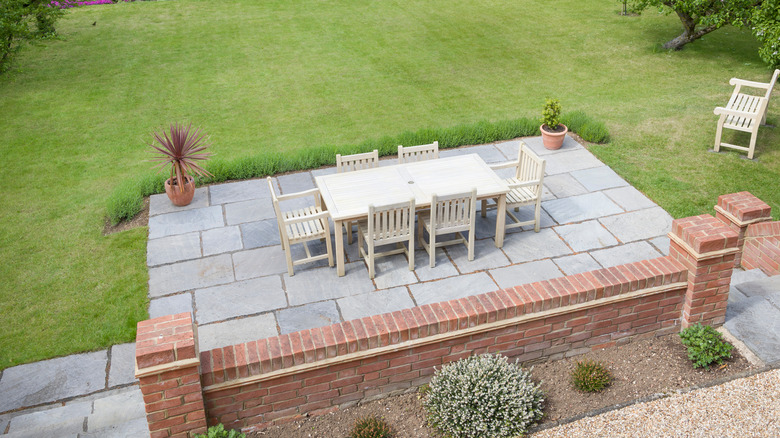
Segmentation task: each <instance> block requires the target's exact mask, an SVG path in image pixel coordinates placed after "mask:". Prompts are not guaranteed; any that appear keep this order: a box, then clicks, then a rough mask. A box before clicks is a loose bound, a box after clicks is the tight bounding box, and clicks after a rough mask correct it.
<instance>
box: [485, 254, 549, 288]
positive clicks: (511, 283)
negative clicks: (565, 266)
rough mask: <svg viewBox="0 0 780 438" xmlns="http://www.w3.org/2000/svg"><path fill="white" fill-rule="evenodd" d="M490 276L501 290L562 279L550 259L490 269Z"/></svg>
mask: <svg viewBox="0 0 780 438" xmlns="http://www.w3.org/2000/svg"><path fill="white" fill-rule="evenodd" d="M490 275H492V276H493V279H494V280H495V281H496V283H498V287H499V288H501V289H508V288H511V287H515V286H520V285H521V284H527V283H534V282H537V281H542V280H549V279H551V278H558V277H563V273H562V272H561V271H560V269H558V266H556V265H555V263H553V262H552V261H551V260H550V259H545V260H539V261H536V262H529V263H522V264H519V265H512V266H507V267H505V268H498V269H491V270H490Z"/></svg>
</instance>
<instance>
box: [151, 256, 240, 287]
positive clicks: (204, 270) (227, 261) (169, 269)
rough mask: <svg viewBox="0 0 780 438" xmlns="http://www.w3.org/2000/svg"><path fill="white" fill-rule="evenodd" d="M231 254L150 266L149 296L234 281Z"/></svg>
mask: <svg viewBox="0 0 780 438" xmlns="http://www.w3.org/2000/svg"><path fill="white" fill-rule="evenodd" d="M234 279H235V278H234V277H233V260H232V259H231V258H230V254H221V255H216V256H211V257H204V258H202V259H197V260H190V261H186V262H179V263H174V264H171V265H164V266H157V267H153V268H149V296H150V297H161V296H164V295H169V294H172V293H176V292H182V291H186V290H190V289H200V288H204V287H209V286H216V285H218V284H225V283H230V282H231V281H234Z"/></svg>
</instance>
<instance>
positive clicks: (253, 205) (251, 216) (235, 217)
mask: <svg viewBox="0 0 780 438" xmlns="http://www.w3.org/2000/svg"><path fill="white" fill-rule="evenodd" d="M263 219H276V213H275V212H274V205H273V202H272V201H271V200H270V199H267V200H266V199H261V200H257V199H253V200H250V201H241V202H232V203H230V204H225V220H226V221H227V224H228V225H237V224H243V223H246V222H257V221H260V220H263Z"/></svg>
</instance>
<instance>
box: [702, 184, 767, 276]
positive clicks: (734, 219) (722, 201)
mask: <svg viewBox="0 0 780 438" xmlns="http://www.w3.org/2000/svg"><path fill="white" fill-rule="evenodd" d="M771 210H772V209H771V207H769V205H767V204H766V203H765V202H764V201H762V200H760V199H758V198H756V197H755V196H753V195H752V194H751V193H750V192H739V193H731V194H728V195H720V196H718V205H716V206H715V217H716V218H718V220H720V221H721V222H723V223H724V224H726V225H727V226H728V227H729V228H731V229H732V230H734V231H736V232H737V235H738V241H737V248H739V249H740V251H739V252H738V253H737V255H736V260H735V262H734V264H735V265H736V266H740V264H741V262H742V250H743V248H744V247H745V231H746V230H747V227H748V225H750V224H754V223H756V222H763V221H768V220H772V215H771Z"/></svg>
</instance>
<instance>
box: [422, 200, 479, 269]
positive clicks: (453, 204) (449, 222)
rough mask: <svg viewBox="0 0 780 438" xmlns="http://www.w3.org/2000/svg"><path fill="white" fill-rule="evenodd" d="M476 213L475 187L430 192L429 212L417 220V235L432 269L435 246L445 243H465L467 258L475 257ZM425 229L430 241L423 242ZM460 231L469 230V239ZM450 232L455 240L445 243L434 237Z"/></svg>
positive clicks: (434, 261) (434, 260)
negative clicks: (466, 190)
mask: <svg viewBox="0 0 780 438" xmlns="http://www.w3.org/2000/svg"><path fill="white" fill-rule="evenodd" d="M476 213H477V189H472V190H471V192H467V193H457V194H453V195H447V196H437V195H436V194H432V195H431V210H430V213H428V214H421V215H420V217H419V220H418V222H417V223H418V227H417V230H418V232H417V238H418V240H419V241H420V245H422V247H423V248H425V251H427V252H428V256H429V258H430V264H431V268H433V267H434V266H436V248H440V247H442V246H447V245H455V244H458V243H462V244H464V245H466V248H467V249H468V258H469V261H471V260H474V234H476V233H475V225H476V221H475V218H476V215H477V214H476ZM424 231H425V232H427V233H428V239H429V240H430V243H428V242H426V241H425V235H424ZM463 231H468V233H469V237H468V238H466V237H464V236H463ZM452 233H455V235H456V238H455V239H452V240H447V241H444V242H438V241H437V240H436V236H441V235H445V234H452Z"/></svg>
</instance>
